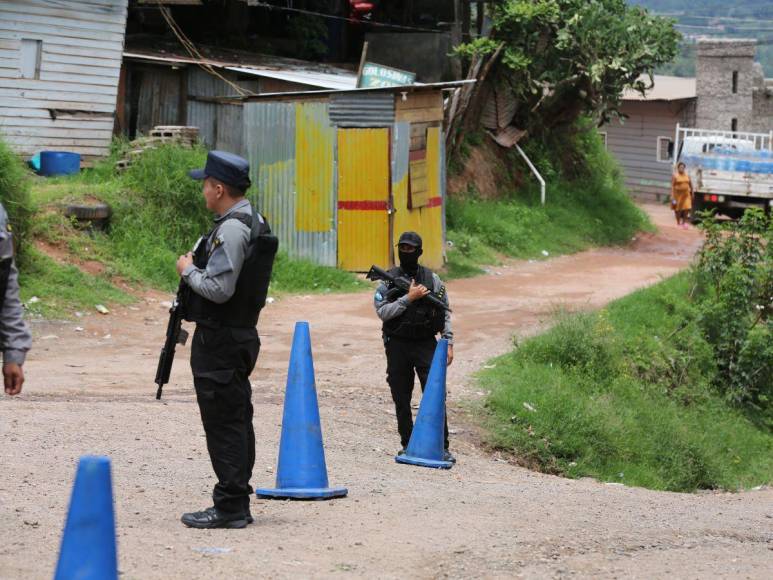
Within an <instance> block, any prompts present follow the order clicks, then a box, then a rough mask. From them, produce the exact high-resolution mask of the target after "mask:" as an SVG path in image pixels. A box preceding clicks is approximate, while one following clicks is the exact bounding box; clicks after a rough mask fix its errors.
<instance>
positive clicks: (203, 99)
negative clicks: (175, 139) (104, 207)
mask: <svg viewBox="0 0 773 580" xmlns="http://www.w3.org/2000/svg"><path fill="white" fill-rule="evenodd" d="M162 46H164V48H156V49H149V48H147V47H132V48H130V49H128V50H127V51H126V52H125V53H124V66H123V78H124V82H123V83H122V86H121V91H120V94H119V97H118V100H119V112H118V124H119V126H120V128H121V132H123V133H124V134H125V135H127V136H129V137H132V138H133V137H135V136H136V135H138V134H147V133H148V131H149V130H150V129H152V128H153V127H154V126H156V125H190V126H195V127H198V128H199V136H200V138H201V140H202V141H203V142H204V144H205V145H206V146H207V147H209V148H211V149H224V150H227V151H233V152H234V153H242V154H243V153H244V146H243V143H242V126H243V121H242V104H243V102H242V101H241V100H240V99H239V98H238V97H239V96H240V93H239V91H242V94H260V93H275V92H288V91H299V90H315V89H342V88H353V87H354V86H355V85H356V81H357V75H356V74H354V73H353V72H351V71H348V70H344V69H339V68H336V67H331V66H329V65H323V64H319V63H310V62H305V61H300V60H296V59H288V58H280V57H275V56H265V55H260V54H250V53H243V52H239V51H228V52H226V51H220V52H218V51H216V50H215V49H211V48H208V47H201V48H202V50H206V51H207V52H208V54H212V56H211V58H208V59H207V60H204V61H197V60H194V59H192V58H190V57H186V56H184V55H182V54H177V53H175V51H174V47H168V46H166V45H162ZM201 65H204V66H205V67H206V68H207V70H204V68H202V67H201Z"/></svg>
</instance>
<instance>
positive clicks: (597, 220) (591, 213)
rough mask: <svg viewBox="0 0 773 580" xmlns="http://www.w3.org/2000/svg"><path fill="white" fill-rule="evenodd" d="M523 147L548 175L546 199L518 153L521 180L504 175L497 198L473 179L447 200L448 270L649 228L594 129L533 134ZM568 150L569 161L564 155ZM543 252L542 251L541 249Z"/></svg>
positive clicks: (469, 270) (467, 270) (456, 273)
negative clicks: (555, 135)
mask: <svg viewBox="0 0 773 580" xmlns="http://www.w3.org/2000/svg"><path fill="white" fill-rule="evenodd" d="M527 145H528V146H527V147H526V148H527V150H528V155H529V156H530V158H531V159H532V160H533V161H534V162H535V164H536V165H537V166H538V169H539V171H540V173H541V174H542V175H543V177H544V178H545V180H546V181H547V188H546V191H547V194H546V204H545V206H542V205H540V199H539V188H538V187H536V186H535V185H533V183H532V182H533V177H532V176H531V174H530V173H529V170H528V168H527V167H526V165H525V164H524V162H523V160H522V159H521V158H520V157H519V156H518V155H517V153H515V154H512V153H511V154H510V156H509V160H510V162H509V165H510V167H511V168H512V170H513V171H517V172H519V174H520V176H521V177H523V178H525V179H526V180H527V181H526V182H524V183H522V184H519V185H515V183H514V180H508V179H505V178H503V179H502V191H501V194H502V196H501V198H500V199H497V200H482V199H479V196H478V195H477V192H476V190H475V188H474V184H471V185H470V187H469V189H468V191H467V192H466V194H463V195H460V196H456V197H451V198H450V199H449V200H448V206H447V207H448V210H447V211H448V213H447V224H448V239H449V240H450V241H451V242H452V243H453V245H452V246H451V248H450V250H449V252H448V265H447V271H448V276H449V277H451V278H454V277H467V276H474V275H476V274H479V273H481V271H482V269H481V266H483V265H487V264H495V263H496V262H497V256H505V257H512V258H537V259H544V258H546V257H548V256H554V255H557V254H567V253H573V252H577V251H580V250H584V249H587V248H589V247H591V246H602V245H617V244H625V243H627V242H629V241H630V240H631V238H632V237H633V236H634V235H636V233H637V232H638V231H641V230H649V229H652V225H651V224H650V222H649V220H648V218H647V216H646V215H645V214H644V213H643V212H642V211H641V210H640V209H639V208H638V207H636V205H635V204H634V203H633V202H632V201H631V199H630V198H629V197H628V195H627V193H626V191H625V188H624V186H623V182H622V176H621V174H620V170H619V168H618V166H617V164H616V163H615V161H614V160H613V159H612V158H611V156H610V155H609V154H608V152H607V151H606V150H605V149H604V147H603V145H602V143H601V141H600V139H599V137H598V134H597V133H596V131H595V130H589V131H584V132H580V133H578V135H576V136H575V137H574V138H567V139H565V140H564V141H563V142H559V143H558V144H554V145H551V144H550V142H548V141H539V140H531V141H530V142H529V143H528V144H527ZM567 158H568V161H567ZM545 252H547V255H546V254H545Z"/></svg>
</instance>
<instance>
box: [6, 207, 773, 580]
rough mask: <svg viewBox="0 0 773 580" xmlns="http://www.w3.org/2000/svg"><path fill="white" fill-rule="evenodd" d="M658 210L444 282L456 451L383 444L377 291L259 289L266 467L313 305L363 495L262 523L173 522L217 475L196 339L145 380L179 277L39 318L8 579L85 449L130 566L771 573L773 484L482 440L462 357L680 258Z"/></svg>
mask: <svg viewBox="0 0 773 580" xmlns="http://www.w3.org/2000/svg"><path fill="white" fill-rule="evenodd" d="M648 210H649V211H650V212H651V213H652V214H653V216H654V218H655V220H656V222H659V223H662V224H664V227H663V228H662V229H661V232H660V233H659V234H657V235H645V236H642V237H641V238H640V239H638V240H637V241H636V242H634V243H633V244H632V245H631V246H630V247H628V248H625V249H599V250H594V251H589V252H584V253H581V254H578V255H575V256H567V257H561V258H557V259H554V260H549V261H545V262H533V263H528V262H512V263H509V264H507V265H506V266H503V267H501V268H495V269H494V271H493V272H492V274H491V275H489V276H485V277H481V278H476V279H471V280H463V281H457V282H453V283H451V284H450V285H449V293H450V296H451V300H452V303H453V307H454V315H455V330H456V333H457V336H458V340H457V346H456V357H457V361H456V362H455V363H454V365H453V366H452V367H451V371H450V375H449V391H450V393H449V404H450V406H451V408H450V423H451V428H452V431H453V432H454V434H453V435H452V447H453V449H454V451H455V452H456V453H457V455H458V457H459V464H458V465H457V466H455V467H454V468H453V469H452V470H451V471H442V472H441V471H433V470H426V469H419V468H411V467H407V466H400V465H397V464H395V463H394V461H393V459H392V455H393V453H394V452H395V451H396V449H397V445H398V443H399V441H398V439H397V436H396V428H395V421H394V415H393V408H392V404H391V400H390V398H389V393H388V389H387V387H386V383H385V379H384V368H385V360H384V355H383V349H382V347H381V343H380V336H379V334H380V333H379V324H378V321H377V320H376V317H375V315H374V313H373V312H372V306H371V302H370V300H371V298H370V295H369V294H355V295H334V296H297V297H292V298H288V299H284V300H281V301H277V302H275V303H273V304H271V305H270V306H269V307H267V309H266V310H265V311H264V315H263V316H262V320H261V335H262V338H263V344H264V348H263V351H262V352H261V355H260V359H259V362H258V368H257V369H256V370H255V372H254V374H253V377H252V378H253V390H254V396H253V399H254V402H255V430H256V434H257V440H258V448H257V462H256V466H255V474H254V477H253V484H254V485H260V486H270V485H272V484H273V479H274V466H275V464H276V452H277V449H278V439H279V424H280V421H281V413H282V396H283V392H284V380H285V376H286V366H287V361H288V357H289V346H290V338H291V333H292V328H293V324H294V321H296V320H308V321H309V322H310V323H311V328H312V341H313V346H314V354H315V367H316V372H317V389H318V393H319V398H320V407H321V415H322V421H323V432H324V435H325V440H326V448H327V463H328V470H329V474H330V480H331V483H332V484H336V485H347V486H348V487H349V491H350V495H349V497H348V498H346V499H342V500H336V501H333V502H324V503H316V502H312V503H291V502H267V501H259V500H257V499H253V502H252V511H253V514H254V515H255V517H256V523H255V524H254V525H253V526H250V527H249V528H248V529H246V530H233V531H223V530H215V531H200V530H189V529H186V528H184V527H183V526H182V525H181V524H180V523H179V520H178V518H179V515H180V513H182V512H183V511H188V510H191V509H200V508H203V507H205V506H207V505H209V497H208V496H209V492H210V489H211V486H212V484H213V479H212V474H211V468H210V466H209V460H208V458H207V455H206V448H205V444H204V439H203V434H202V429H201V425H200V423H199V417H198V410H197V407H196V403H195V397H194V395H193V390H192V380H191V378H190V374H189V369H188V366H187V361H186V358H187V356H188V354H189V351H188V349H187V348H183V349H181V351H180V353H179V359H178V363H177V364H176V367H175V369H174V371H173V376H172V382H171V384H170V385H169V386H168V387H167V389H166V396H165V401H164V403H163V404H159V403H157V402H156V401H155V400H154V398H153V393H154V385H153V376H154V373H155V365H156V357H157V353H158V349H159V347H160V344H161V340H162V338H163V333H164V325H165V323H166V314H165V308H164V307H163V306H162V305H161V304H160V301H161V300H166V299H168V297H166V296H159V295H153V296H148V297H147V298H146V300H145V301H143V302H141V303H140V304H138V305H136V306H134V307H129V308H121V309H118V310H117V311H114V312H112V313H111V314H110V315H108V316H100V315H98V314H95V315H94V316H89V317H86V318H84V319H81V320H79V321H77V322H73V323H67V324H64V323H41V324H36V325H35V326H34V333H35V337H36V342H35V350H34V351H33V352H32V353H31V356H30V360H29V363H28V365H27V373H28V383H27V385H26V386H25V393H24V394H23V396H21V397H18V398H17V399H14V400H10V399H8V398H7V397H5V398H1V399H0V441H2V451H1V452H0V456H1V457H2V463H3V470H2V471H3V474H2V477H0V537H2V538H3V541H2V542H0V578H49V577H51V574H52V571H53V569H54V566H55V562H56V556H57V551H58V543H59V538H60V533H61V527H62V525H63V521H64V517H65V511H66V506H67V501H68V498H69V493H70V486H71V481H72V476H73V473H74V466H75V461H76V459H77V457H78V456H79V455H81V454H84V453H99V454H108V455H110V456H111V457H112V459H113V470H114V487H115V501H116V517H117V522H118V542H119V560H120V569H121V571H122V573H123V575H122V578H124V579H128V578H132V579H134V578H137V579H146V578H158V579H171V578H181V579H182V578H186V579H187V578H226V577H229V578H247V577H276V578H283V577H381V578H398V577H407V576H412V577H421V578H434V577H454V578H461V577H465V578H467V577H486V578H496V577H513V576H526V577H563V576H569V575H575V576H586V577H589V576H593V577H610V578H611V577H620V576H632V577H639V578H653V577H666V576H676V577H680V578H699V577H706V576H712V577H728V578H729V577H749V578H764V577H769V573H770V569H771V562H773V551H771V549H772V548H773V519H771V518H773V491H771V490H762V491H753V492H747V493H742V494H698V495H687V494H670V493H658V492H651V491H646V490H643V489H636V488H626V487H622V486H612V485H605V484H601V483H598V482H595V481H591V480H582V481H571V480H564V479H561V478H557V477H552V476H546V475H541V474H537V473H532V472H529V471H528V470H525V469H522V468H520V467H516V466H513V465H510V464H508V463H507V462H505V461H503V460H502V459H501V458H498V457H495V456H492V455H490V454H488V453H486V452H484V451H482V450H481V449H480V448H479V445H478V440H477V437H476V429H475V427H474V424H473V423H472V422H471V420H470V418H469V417H468V415H467V413H466V411H465V409H466V408H467V405H466V402H467V401H474V400H476V399H479V398H480V396H481V395H482V393H479V392H478V391H477V389H476V387H475V386H474V384H473V382H472V379H471V377H470V374H471V373H472V372H474V371H475V370H476V369H478V368H479V367H480V366H481V364H482V363H483V362H484V361H485V360H487V359H488V358H489V357H491V356H494V355H496V354H499V353H502V352H505V351H506V350H507V349H508V348H509V343H510V340H511V337H512V335H513V334H517V335H519V336H522V335H525V334H529V333H533V332H535V331H536V330H538V329H539V328H540V326H541V325H543V324H545V323H547V322H548V321H549V319H550V315H551V313H552V312H553V311H554V310H555V309H556V308H558V307H563V308H569V309H585V308H595V307H599V306H601V305H603V304H605V303H606V302H608V301H609V300H612V299H614V298H617V297H620V296H622V295H624V294H626V293H629V292H630V291H632V290H634V289H636V288H640V287H642V286H645V285H648V284H651V283H654V282H656V281H658V280H659V279H661V278H662V277H665V276H668V275H670V274H673V273H674V272H676V271H678V270H679V269H681V268H683V267H684V266H686V265H687V263H688V261H689V259H690V257H691V255H692V253H693V252H694V251H695V249H696V248H697V246H698V243H699V239H698V235H697V234H696V233H695V232H694V231H689V232H685V231H681V230H677V229H676V228H674V227H671V225H670V223H671V222H670V214H669V213H668V212H666V211H665V210H664V209H663V208H661V207H652V208H648ZM76 327H77V328H76ZM78 328H82V329H83V330H78ZM211 548H222V549H224V550H221V552H222V553H217V554H212V553H206V552H207V551H208V550H209V549H211ZM216 551H217V550H216ZM202 552H205V553H202Z"/></svg>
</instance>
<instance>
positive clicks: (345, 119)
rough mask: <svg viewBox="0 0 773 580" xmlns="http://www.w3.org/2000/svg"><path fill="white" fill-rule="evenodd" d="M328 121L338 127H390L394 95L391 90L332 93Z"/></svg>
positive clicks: (392, 118)
mask: <svg viewBox="0 0 773 580" xmlns="http://www.w3.org/2000/svg"><path fill="white" fill-rule="evenodd" d="M330 121H331V123H332V124H333V125H336V126H338V127H390V126H391V125H392V124H393V123H394V122H395V96H394V94H392V93H391V92H385V93H359V92H353V93H352V92H346V93H338V94H335V93H334V94H332V95H331V96H330Z"/></svg>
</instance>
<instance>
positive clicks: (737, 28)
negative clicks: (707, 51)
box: [628, 0, 773, 77]
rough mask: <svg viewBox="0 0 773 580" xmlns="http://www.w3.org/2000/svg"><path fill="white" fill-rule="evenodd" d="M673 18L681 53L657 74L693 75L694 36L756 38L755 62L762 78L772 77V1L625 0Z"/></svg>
mask: <svg viewBox="0 0 773 580" xmlns="http://www.w3.org/2000/svg"><path fill="white" fill-rule="evenodd" d="M628 3H629V4H636V5H639V6H643V7H645V8H647V9H649V10H651V11H653V12H656V13H662V14H663V13H664V14H669V15H671V16H673V17H674V18H676V19H677V21H678V25H677V28H678V29H679V31H680V32H681V33H682V34H683V35H684V36H685V43H684V46H683V48H682V53H681V54H680V55H679V56H678V57H677V58H676V60H675V61H674V63H672V64H670V65H667V66H665V67H662V68H661V69H659V70H658V71H657V72H658V73H661V74H674V75H677V76H692V75H694V74H695V57H694V47H693V46H691V44H693V43H694V41H695V38H696V37H698V36H717V37H720V38H733V37H735V38H739V37H743V38H756V39H757V41H758V43H759V44H758V47H757V59H758V60H759V61H760V63H761V64H762V67H763V68H764V69H765V76H767V77H773V2H770V1H762V0H703V1H702V2H695V0H628Z"/></svg>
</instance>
